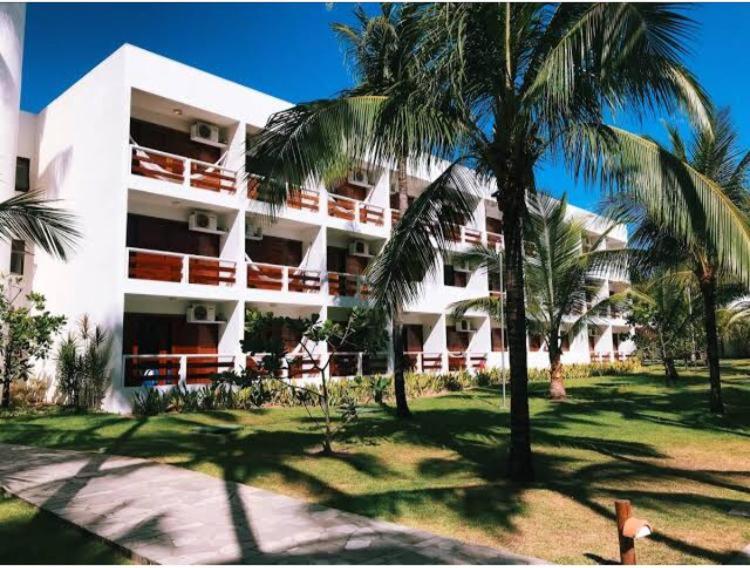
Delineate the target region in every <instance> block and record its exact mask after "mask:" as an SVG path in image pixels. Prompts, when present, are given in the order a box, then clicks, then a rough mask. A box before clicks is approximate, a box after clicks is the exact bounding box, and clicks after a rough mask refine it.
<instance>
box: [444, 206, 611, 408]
mask: <svg viewBox="0 0 750 568" xmlns="http://www.w3.org/2000/svg"><path fill="white" fill-rule="evenodd" d="M527 212H528V217H527V219H526V227H525V229H526V231H525V247H524V248H525V249H526V251H527V254H526V256H525V265H524V268H525V274H526V297H527V305H526V310H527V314H528V322H527V323H528V325H529V328H531V329H532V331H538V332H539V333H541V334H542V335H543V336H544V337H545V342H546V344H547V349H548V352H549V363H550V387H549V394H550V398H552V399H554V400H562V399H564V398H565V397H566V392H565V384H564V382H563V367H562V362H561V358H562V348H563V342H562V340H563V332H562V330H563V328H564V327H565V328H566V329H565V333H566V334H570V335H573V336H576V335H578V333H579V332H580V330H581V329H582V328H583V326H584V325H585V324H586V323H587V322H588V321H590V319H591V316H592V314H595V313H596V310H592V311H590V312H587V311H586V307H587V298H588V297H589V295H592V294H594V293H595V292H596V291H597V288H596V286H594V285H593V284H591V283H590V280H589V279H587V276H591V275H593V274H599V272H600V271H602V270H603V269H604V266H603V262H606V260H605V258H603V257H602V255H601V254H600V253H599V252H598V251H596V249H597V247H598V246H599V243H601V242H602V240H603V239H604V238H606V235H607V234H608V231H605V232H604V233H603V234H601V235H600V236H599V237H598V239H597V240H596V241H595V242H594V243H593V246H592V247H591V250H590V251H582V246H581V243H582V241H583V239H584V238H585V235H586V232H585V223H584V222H583V221H581V220H579V219H570V218H568V207H567V197H566V195H565V194H563V196H562V198H561V199H560V200H559V201H558V200H556V199H554V198H552V197H550V196H549V195H546V194H543V193H536V194H530V195H529V196H528V198H527ZM529 253H530V254H529ZM500 256H502V252H499V251H496V250H495V249H493V248H489V247H485V246H482V245H478V246H475V247H474V248H473V249H472V250H471V251H469V253H468V254H467V255H466V257H467V259H468V260H469V262H471V263H473V264H476V265H477V266H479V267H482V268H485V269H486V270H488V271H494V270H496V268H497V267H498V266H502V263H501V259H500V258H499V257H500ZM499 303H500V299H498V298H493V297H489V298H475V299H470V300H465V301H462V302H457V303H456V304H454V309H455V311H456V316H458V317H460V316H461V315H462V314H463V313H465V312H466V311H467V310H469V309H474V310H478V311H482V312H485V313H487V314H488V315H490V316H491V317H495V318H496V317H497V314H499ZM597 307H598V306H597ZM566 320H567V321H566Z"/></svg>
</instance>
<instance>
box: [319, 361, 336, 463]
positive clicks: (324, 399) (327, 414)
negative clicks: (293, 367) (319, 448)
mask: <svg viewBox="0 0 750 568" xmlns="http://www.w3.org/2000/svg"><path fill="white" fill-rule="evenodd" d="M320 379H321V389H320V390H321V394H322V395H323V396H321V397H320V408H321V410H322V411H323V417H324V419H325V432H324V436H323V454H325V455H331V454H333V430H332V429H331V407H330V406H329V405H328V382H327V381H326V376H325V371H321V373H320Z"/></svg>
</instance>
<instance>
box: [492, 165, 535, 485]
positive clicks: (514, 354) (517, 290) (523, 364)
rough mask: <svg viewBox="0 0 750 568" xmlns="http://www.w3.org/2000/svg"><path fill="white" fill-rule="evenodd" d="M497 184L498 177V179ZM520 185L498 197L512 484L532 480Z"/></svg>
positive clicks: (507, 187) (522, 191) (508, 187)
mask: <svg viewBox="0 0 750 568" xmlns="http://www.w3.org/2000/svg"><path fill="white" fill-rule="evenodd" d="M506 179H507V178H506ZM498 182H500V178H498ZM525 194H526V192H525V189H524V187H523V185H519V184H515V183H505V184H504V186H503V187H502V189H501V193H499V194H498V205H499V207H500V210H501V211H502V212H503V237H504V241H505V257H506V262H505V267H504V268H505V282H506V290H507V295H508V304H507V306H508V309H507V319H508V360H509V363H510V365H509V366H510V452H509V455H508V474H509V476H510V478H511V479H512V480H514V481H521V482H527V481H533V479H534V468H533V464H532V461H531V421H530V417H529V384H528V382H529V376H528V361H527V359H528V357H527V353H526V305H525V293H524V274H523V218H524V211H525V207H526V200H525V198H526V195H525Z"/></svg>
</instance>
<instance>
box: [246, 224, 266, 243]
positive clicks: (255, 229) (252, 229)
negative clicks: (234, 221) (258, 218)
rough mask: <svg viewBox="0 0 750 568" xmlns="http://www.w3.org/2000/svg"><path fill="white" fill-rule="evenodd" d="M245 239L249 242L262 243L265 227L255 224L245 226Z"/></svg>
mask: <svg viewBox="0 0 750 568" xmlns="http://www.w3.org/2000/svg"><path fill="white" fill-rule="evenodd" d="M245 238H246V239H247V240H248V241H262V240H263V227H261V226H260V225H255V224H253V223H246V224H245Z"/></svg>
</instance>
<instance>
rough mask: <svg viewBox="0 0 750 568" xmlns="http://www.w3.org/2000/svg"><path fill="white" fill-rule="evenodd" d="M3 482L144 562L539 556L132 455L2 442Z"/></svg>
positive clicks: (464, 560)
mask: <svg viewBox="0 0 750 568" xmlns="http://www.w3.org/2000/svg"><path fill="white" fill-rule="evenodd" d="M0 485H1V486H2V487H3V488H4V489H5V490H6V491H7V492H8V493H11V494H13V495H16V496H18V497H20V498H21V499H23V500H25V501H28V502H29V503H32V504H34V505H37V506H38V507H41V508H43V509H46V510H48V511H51V512H52V513H54V514H56V515H58V516H60V517H62V518H64V519H66V520H68V521H70V522H72V523H75V524H76V525H79V526H80V527H82V528H84V529H85V530H87V531H89V532H91V533H93V534H95V535H98V536H99V537H102V538H104V539H106V540H108V541H111V542H113V543H115V544H116V545H118V546H120V547H122V548H124V549H126V550H128V551H130V552H131V554H132V555H133V557H134V558H135V559H136V560H137V561H140V562H152V563H159V564H196V563H197V564H239V563H249V564H291V563H293V564H310V563H312V564H342V563H345V564H360V563H363V564H529V563H540V561H538V560H535V559H533V558H525V557H522V556H518V555H515V554H512V553H509V552H505V551H503V550H498V549H494V548H488V547H485V546H474V545H471V544H467V543H464V542H461V541H458V540H454V539H449V538H443V537H439V536H436V535H434V534H431V533H428V532H424V531H418V530H414V529H410V528H406V527H403V526H400V525H396V524H393V523H386V522H382V521H376V520H373V519H370V518H367V517H362V516H359V515H354V514H351V513H345V512H343V511H339V510H336V509H329V508H326V507H322V506H319V505H311V504H309V503H305V502H303V501H300V500H297V499H292V498H290V497H285V496H283V495H278V494H276V493H272V492H269V491H264V490H261V489H256V488H254V487H250V486H248V485H243V484H239V483H234V482H231V481H223V480H221V479H217V478H215V477H210V476H208V475H204V474H201V473H196V472H194V471H190V470H188V469H183V468H179V467H174V466H169V465H163V464H157V463H155V462H152V461H148V460H143V459H137V458H127V457H118V456H110V455H105V454H89V453H83V452H76V451H68V450H49V449H44V448H34V447H29V446H18V445H9V444H0ZM18 560H19V561H22V560H23V559H22V558H19V559H18Z"/></svg>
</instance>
